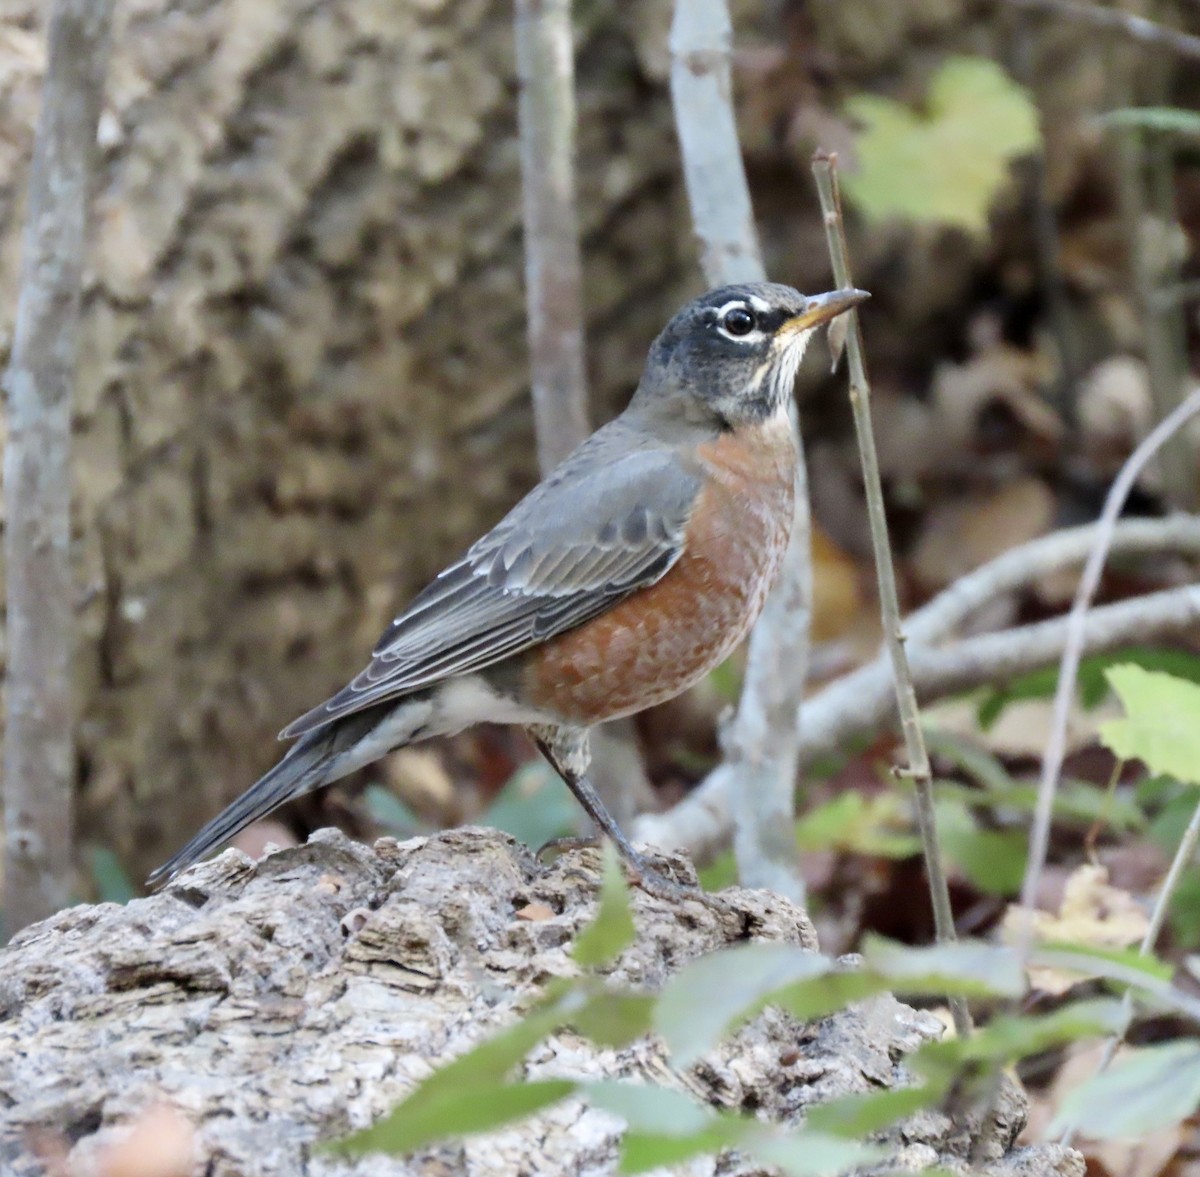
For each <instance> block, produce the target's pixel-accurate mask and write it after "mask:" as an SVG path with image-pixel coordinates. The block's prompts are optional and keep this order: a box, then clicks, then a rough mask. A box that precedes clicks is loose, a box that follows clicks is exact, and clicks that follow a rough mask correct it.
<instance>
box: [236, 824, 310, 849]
mask: <svg viewBox="0 0 1200 1177" xmlns="http://www.w3.org/2000/svg"><path fill="white" fill-rule="evenodd" d="M229 844H230V845H231V846H236V847H237V848H238V849H239V850H241V851H242V852H243V853H244V854H248V855H250V857H251V858H262V856H263V855H264V854H266V852H267V848H268V847H271V846H273V847H274V848H275V849H276V850H286V849H287V848H288V847H289V846H297V845H299V843H298V842H297V841H296V835H295V834H293V833H292V831H291V830H289V829H288V827H287V826H285V825H284V824H283V822H281V821H276V820H275V819H274V818H273V817H269V818H267V819H266V820H265V821H256V822H255V823H254V824H253V825H249V826H247V827H246V828H245V829H244V830H242V832H241V833H239V834H236V835H235V836H234V837H233V840H232V841H231V842H230V843H229Z"/></svg>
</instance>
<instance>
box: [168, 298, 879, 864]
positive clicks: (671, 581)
mask: <svg viewBox="0 0 1200 1177" xmlns="http://www.w3.org/2000/svg"><path fill="white" fill-rule="evenodd" d="M867 297H868V296H867V294H866V293H865V292H863V291H861V290H838V291H834V292H832V293H830V294H820V295H816V296H814V297H806V296H805V295H803V294H800V293H799V292H798V291H795V290H793V289H792V288H791V287H789V286H779V285H775V284H772V283H757V284H751V285H742V286H724V287H721V288H719V289H717V290H711V291H709V292H708V293H707V294H705V295H703V296H701V297H700V298H698V299H696V300H695V301H694V302H690V303H688V305H687V306H685V307H684V308H683V309H682V310H681V311H680V312H679V313H678V314H677V315H675V317H674V318H673V319H672V320H671V321H670V322H669V323H668V324H667V326H666V329H665V330H664V331H663V332H662V334H661V335H659V337H658V338H657V339H656V340H655V341H654V344H653V346H652V347H651V348H650V354H649V356H648V358H647V361H646V367H645V370H644V372H643V374H642V379H641V382H640V383H639V385H638V389H637V392H636V393H635V394H634V396H633V399H632V400H631V401H630V403H629V406H628V408H626V409H625V411H624V412H623V413H622V414H621V415H620V416H619V417H617V418H616V419H615V420H613V421H611V422H610V423H609V424H608V425H605V426H604V427H603V428H601V429H599V430H597V432H595V433H593V434H592V436H591V437H589V438H588V439H587V440H586V441H585V442H584V443H583V444H582V445H580V446H579V448H578V449H576V450H575V452H574V453H572V454H571V455H570V456H569V457H568V458H567V459H566V460H565V461H564V462H563V463H562V464H561V465H560V466H559V467H558V468H557V469H556V470H554V471H553V472H552V473H551V474H550V475H549V476H548V477H547V478H546V479H545V480H544V481H542V482H541V483H540V484H539V485H537V486H536V487H534V489H533V490H532V491H530V493H529V494H528V495H526V496H525V498H524V499H522V500H521V502H519V503H518V504H517V506H516V507H514V508H513V510H512V511H510V512H509V514H508V515H507V516H506V517H505V518H504V519H502V520H501V521H500V522H499V523H498V524H497V525H496V526H495V527H494V528H493V529H492V530H491V531H489V532H488V533H487V534H486V535H485V536H484V537H483V538H482V539H480V540H479V541H478V542H477V543H476V544H475V545H474V546H473V547H472V548H471V549H470V551H468V552H467V554H466V555H465V556H464V557H463V558H462V559H461V560H459V561H458V562H457V563H455V564H451V565H450V567H449V568H447V569H446V570H445V571H444V572H442V573H441V574H440V575H439V576H438V577H437V579H436V580H435V581H434V582H433V583H432V584H431V585H429V587H428V588H426V589H425V590H424V591H423V592H422V593H420V595H418V596H417V597H416V599H415V600H414V601H413V602H412V603H411V604H410V605H409V606H408V608H407V609H406V610H404V612H403V613H401V614H400V615H399V616H398V617H397V618H396V620H395V621H393V622H392V624H391V625H390V626H389V627H388V629H387V631H386V632H385V633H384V635H383V637H382V638H381V639H380V641H379V644H378V645H377V646H376V647H375V650H374V651H373V654H372V657H371V662H370V665H368V666H367V667H366V669H365V670H363V671H362V672H361V673H360V674H359V675H358V676H357V677H356V678H354V679H353V680H352V681H351V682H350V683H349V685H347V686H346V687H344V688H343V689H342V690H340V691H339V692H338V693H337V694H336V695H334V696H333V697H332V698H331V699H329V700H328V701H327V702H325V703H322V704H321V705H320V706H319V707H315V708H314V709H313V710H312V711H309V712H308V713H307V714H306V715H302V716H301V717H300V718H299V719H297V720H295V721H294V722H292V723H290V724H289V725H288V726H287V727H286V728H284V730H283V732H282V733H281V738H284V739H290V738H296V743H295V744H293V745H292V747H291V748H290V749H289V751H288V752H287V754H286V755H285V756H284V757H283V759H282V760H281V761H280V762H279V763H278V764H277V765H276V766H275V767H274V768H272V769H271V770H270V771H269V772H268V773H267V774H266V775H265V776H264V777H263V778H262V779H261V780H259V781H258V782H257V783H256V784H255V785H253V786H252V787H251V788H250V789H249V790H248V791H247V792H245V793H244V794H242V796H241V797H239V798H238V799H237V800H236V801H235V802H233V804H232V805H230V806H229V807H228V808H227V809H226V810H225V811H224V812H223V813H221V814H220V815H219V816H218V817H216V818H215V819H214V820H213V821H211V822H209V823H208V825H206V826H205V827H204V828H203V829H202V830H201V831H200V832H199V833H198V834H197V835H196V836H195V837H194V838H193V839H192V840H191V841H190V842H188V844H187V845H186V846H184V848H183V849H182V850H180V851H179V853H178V854H176V855H175V856H174V857H173V858H172V859H170V861H168V862H167V863H165V864H164V865H163V866H161V867H159V868H158V870H156V871H155V872H154V873H153V874H152V875H151V876H150V882H151V883H154V882H158V881H161V880H163V879H166V878H169V877H170V876H172V875H174V874H175V873H177V872H178V871H179V870H181V869H182V868H183V867H185V866H187V865H189V864H190V863H192V862H194V861H195V860H196V859H198V858H200V857H201V856H203V855H204V854H206V853H207V852H208V851H209V850H211V849H212V848H214V847H215V846H219V845H220V844H221V843H222V842H225V841H228V839H230V838H231V837H233V836H234V835H235V834H236V833H238V831H239V830H241V829H243V828H244V827H245V826H247V825H249V824H250V823H251V822H253V821H256V820H257V819H259V818H261V817H265V816H266V815H267V814H268V813H270V812H271V811H272V810H273V809H275V807H276V806H278V805H281V804H282V803H283V802H284V801H287V800H289V799H290V798H292V797H299V796H301V795H302V794H304V793H308V792H310V791H311V790H313V789H318V788H320V787H321V786H323V785H327V784H329V783H330V782H331V781H336V780H338V779H339V778H340V777H343V776H345V775H346V774H347V773H350V772H352V771H354V770H355V769H357V768H361V767H362V766H363V765H365V764H369V763H371V762H372V761H373V760H377V759H379V758H380V757H381V756H384V755H385V754H386V753H388V752H391V751H393V750H394V749H397V748H402V747H404V746H405V745H406V744H411V743H414V742H415V741H417V740H423V739H426V738H428V737H430V736H438V735H449V734H452V733H454V732H458V731H461V730H462V729H463V728H465V727H468V726H470V725H471V724H475V723H485V722H486V723H509V724H520V725H522V726H524V727H525V728H526V729H527V730H528V731H529V733H530V735H531V736H532V737H533V739H534V741H535V742H536V744H537V746H538V747H539V748H540V749H541V751H542V752H543V754H544V755H545V756H546V758H547V760H549V762H550V763H551V764H552V765H553V766H554V768H555V769H556V770H557V771H558V773H559V774H560V775H561V776H562V778H563V780H564V781H565V782H566V783H567V785H568V786H569V787H570V789H571V791H572V792H573V793H574V794H575V796H576V797H577V798H578V799H579V801H580V803H581V804H582V805H583V808H584V809H585V810H586V811H587V812H588V814H589V816H590V817H591V818H592V820H593V821H594V822H595V823H596V825H597V826H598V827H599V828H600V830H601V831H602V832H603V833H604V834H606V835H608V837H610V838H611V839H612V840H613V842H614V843H615V844H616V846H617V848H618V849H619V850H620V852H621V853H622V855H623V856H624V857H625V859H626V860H627V861H628V863H629V864H630V866H631V867H633V868H634V870H635V871H636V872H638V873H639V874H642V875H643V876H645V875H646V874H647V873H652V872H648V871H647V868H646V866H645V863H644V862H643V860H642V859H641V857H640V855H639V854H638V853H637V852H636V851H635V850H634V849H633V847H632V846H631V845H630V844H629V842H628V841H627V839H626V838H625V836H624V835H623V834H622V833H621V830H620V829H619V828H618V826H617V824H616V823H615V822H614V821H613V819H612V817H611V816H610V815H609V813H608V811H607V810H606V809H605V807H604V805H603V804H602V803H601V801H600V798H599V797H598V796H597V795H596V793H595V791H594V790H593V788H592V786H591V784H590V783H589V782H588V779H587V768H588V764H589V753H588V743H587V732H588V729H589V728H590V727H591V726H592V725H593V724H596V723H601V722H603V721H605V720H610V719H617V718H620V717H622V716H626V715H631V714H633V713H634V712H637V711H641V710H643V709H644V708H647V707H651V706H653V705H654V704H656V703H661V702H662V701H663V700H665V699H670V698H671V697H672V696H674V695H677V694H679V693H680V692H681V691H683V690H684V689H686V688H687V687H689V686H691V685H692V684H693V683H695V682H696V681H697V680H698V679H700V678H701V677H702V676H703V675H705V674H706V673H707V672H708V671H709V670H711V669H712V668H713V667H714V666H716V665H717V664H718V663H719V662H721V661H722V659H724V658H725V657H726V656H727V655H728V654H729V653H730V652H731V651H732V650H733V648H734V647H735V646H736V645H737V644H738V642H740V641H741V640H742V638H743V637H744V636H745V635H746V632H747V631H748V630H749V628H750V626H751V625H752V624H753V622H754V620H755V618H756V617H757V616H758V614H759V611H760V610H761V609H762V606H763V602H764V601H765V600H766V597H767V593H768V591H769V590H770V588H771V586H772V583H773V582H774V580H775V575H776V572H777V571H778V569H779V565H780V561H781V559H782V557H783V553H784V550H785V548H786V547H787V544H788V537H789V533H790V530H791V524H792V513H793V479H794V474H795V468H796V448H795V447H796V442H795V436H794V431H793V429H792V427H791V421H790V416H789V402H790V398H791V394H792V386H793V383H794V381H795V376H796V369H797V367H798V366H799V363H800V359H801V356H802V355H803V354H804V349H805V347H806V346H807V344H808V341H809V339H810V338H811V337H812V335H813V333H814V332H815V331H816V329H817V328H818V327H819V326H821V325H822V324H823V323H826V322H828V321H829V320H831V319H833V318H834V317H835V316H837V315H839V314H841V313H842V312H843V311H846V310H849V309H850V308H851V307H853V306H855V305H856V304H857V303H860V302H862V300H863V299H865V298H867Z"/></svg>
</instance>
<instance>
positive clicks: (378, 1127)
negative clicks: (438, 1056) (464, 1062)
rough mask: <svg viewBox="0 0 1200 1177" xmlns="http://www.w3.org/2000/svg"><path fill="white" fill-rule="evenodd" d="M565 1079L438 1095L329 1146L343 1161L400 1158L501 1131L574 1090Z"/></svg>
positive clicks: (459, 1089)
mask: <svg viewBox="0 0 1200 1177" xmlns="http://www.w3.org/2000/svg"><path fill="white" fill-rule="evenodd" d="M575 1087H576V1085H575V1083H573V1082H572V1081H571V1080H569V1079H546V1080H543V1081H540V1082H534V1083H495V1084H486V1083H485V1084H480V1085H479V1086H464V1087H457V1088H454V1089H453V1090H446V1089H441V1090H439V1091H438V1092H437V1094H436V1096H434V1097H432V1098H430V1099H426V1100H424V1101H423V1102H422V1106H421V1112H420V1115H411V1114H408V1115H402V1114H401V1113H402V1112H403V1111H404V1108H405V1106H406V1105H405V1104H401V1105H400V1107H398V1108H397V1109H396V1110H395V1111H394V1112H392V1113H391V1114H390V1115H388V1116H385V1117H384V1118H383V1119H382V1120H380V1121H379V1122H378V1123H376V1124H372V1125H371V1127H370V1128H365V1129H363V1131H361V1132H356V1133H354V1135H353V1136H348V1137H347V1138H346V1139H345V1140H343V1141H340V1142H339V1143H338V1144H336V1145H334V1147H333V1151H335V1152H337V1153H339V1154H341V1155H343V1156H361V1155H362V1154H363V1153H368V1152H386V1153H392V1154H393V1155H403V1154H405V1153H410V1152H413V1151H414V1150H415V1149H418V1148H424V1147H425V1146H426V1145H428V1144H432V1143H434V1142H435V1141H438V1140H447V1139H450V1138H452V1137H458V1136H468V1135H470V1134H471V1133H472V1132H487V1131H490V1130H492V1129H494V1128H501V1127H503V1126H504V1125H505V1124H510V1123H512V1122H513V1121H514V1120H522V1119H524V1118H525V1117H526V1116H531V1115H533V1114H534V1113H535V1112H540V1111H541V1110H542V1109H543V1108H546V1107H549V1106H550V1105H551V1104H554V1103H557V1102H558V1101H559V1100H560V1099H562V1098H564V1097H565V1096H567V1095H570V1094H571V1093H572V1092H573V1091H574V1090H575Z"/></svg>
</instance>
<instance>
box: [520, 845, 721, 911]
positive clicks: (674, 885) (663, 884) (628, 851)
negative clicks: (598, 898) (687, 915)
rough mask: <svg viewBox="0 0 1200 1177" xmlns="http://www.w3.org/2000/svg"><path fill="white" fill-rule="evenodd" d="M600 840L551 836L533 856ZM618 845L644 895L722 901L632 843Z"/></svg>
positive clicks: (668, 899) (677, 900)
mask: <svg viewBox="0 0 1200 1177" xmlns="http://www.w3.org/2000/svg"><path fill="white" fill-rule="evenodd" d="M603 842H604V839H603V838H584V837H565V838H551V839H550V841H549V842H545V843H543V844H542V845H541V846H539V847H538V849H537V851H536V852H535V857H536V858H537V859H538V860H539V861H540V860H541V859H542V858H543V856H544V855H546V854H552V855H555V856H557V855H559V854H564V853H566V852H567V851H570V850H587V849H592V848H596V847H599V846H601V845H603ZM618 849H619V850H620V856H621V861H622V862H623V863H624V865H625V871H626V874H627V875H628V877H629V882H630V883H631V884H632V885H633V886H635V887H637V888H638V890H640V891H644V892H645V893H646V894H647V895H651V896H653V897H654V898H655V899H661V900H663V901H664V902H667V903H682V902H683V901H684V900H699V901H700V902H701V903H707V904H718V905H719V904H721V903H722V902H723V901H722V900H720V899H718V898H717V897H716V896H714V895H711V894H709V892H707V891H705V890H704V889H703V888H702V887H701V886H699V884H697V883H692V882H686V883H681V882H679V881H677V880H676V879H671V878H668V877H667V876H666V875H664V874H663V873H662V872H661V871H659V870H658V869H657V868H655V867H653V866H651V865H650V862H649V860H648V859H647V858H646V856H645V855H644V854H639V853H638V852H637V851H636V850H634V849H633V848H632V847H630V846H628V845H627V846H626V847H625V848H623V849H622V848H618Z"/></svg>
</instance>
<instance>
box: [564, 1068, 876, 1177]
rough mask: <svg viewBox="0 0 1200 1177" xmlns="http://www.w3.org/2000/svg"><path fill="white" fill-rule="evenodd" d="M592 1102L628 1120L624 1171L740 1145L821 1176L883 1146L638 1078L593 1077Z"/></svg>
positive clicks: (766, 1160)
mask: <svg viewBox="0 0 1200 1177" xmlns="http://www.w3.org/2000/svg"><path fill="white" fill-rule="evenodd" d="M581 1090H582V1091H584V1092H585V1094H586V1096H587V1099H588V1102H589V1103H591V1104H592V1105H593V1106H595V1107H598V1108H603V1109H604V1110H605V1111H608V1112H611V1113H612V1114H613V1115H616V1116H620V1117H621V1118H622V1119H623V1120H624V1121H625V1122H626V1124H627V1125H628V1130H627V1131H626V1133H625V1137H624V1140H623V1142H622V1148H621V1166H620V1171H621V1172H622V1173H644V1172H646V1171H648V1170H650V1169H657V1168H660V1167H666V1166H670V1165H677V1164H679V1163H680V1162H682V1161H685V1160H687V1159H688V1158H689V1157H692V1156H696V1155H697V1154H699V1153H716V1152H720V1151H721V1150H722V1149H725V1148H736V1149H738V1150H739V1151H740V1152H743V1153H745V1154H747V1155H748V1156H751V1157H753V1158H754V1159H755V1160H757V1161H759V1162H760V1163H762V1164H764V1165H771V1166H775V1167H776V1168H778V1169H780V1170H782V1171H783V1172H784V1173H787V1174H793V1175H795V1177H821V1175H822V1174H833V1173H839V1172H842V1171H844V1170H846V1169H849V1168H853V1167H854V1166H856V1165H862V1164H865V1163H867V1162H869V1161H871V1160H873V1159H875V1158H876V1157H878V1156H879V1155H881V1154H880V1153H879V1151H878V1150H876V1149H871V1148H867V1147H865V1146H863V1145H861V1144H857V1143H851V1142H850V1141H848V1140H843V1139H840V1138H838V1137H834V1136H829V1135H826V1134H824V1133H820V1132H811V1131H809V1130H807V1129H803V1130H797V1131H786V1130H780V1129H777V1128H775V1127H773V1126H770V1125H765V1124H762V1123H760V1122H759V1121H757V1120H755V1119H753V1118H752V1117H750V1116H740V1115H736V1114H733V1113H730V1112H723V1111H716V1110H714V1109H712V1108H709V1107H705V1106H703V1105H702V1104H699V1103H697V1102H696V1101H695V1100H694V1099H692V1098H691V1097H690V1096H688V1095H685V1094H684V1093H683V1092H680V1091H675V1090H673V1089H671V1088H666V1087H656V1086H651V1085H648V1084H647V1085H642V1084H634V1083H616V1082H611V1083H604V1082H601V1083H590V1084H588V1085H587V1086H586V1087H583V1088H581Z"/></svg>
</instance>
